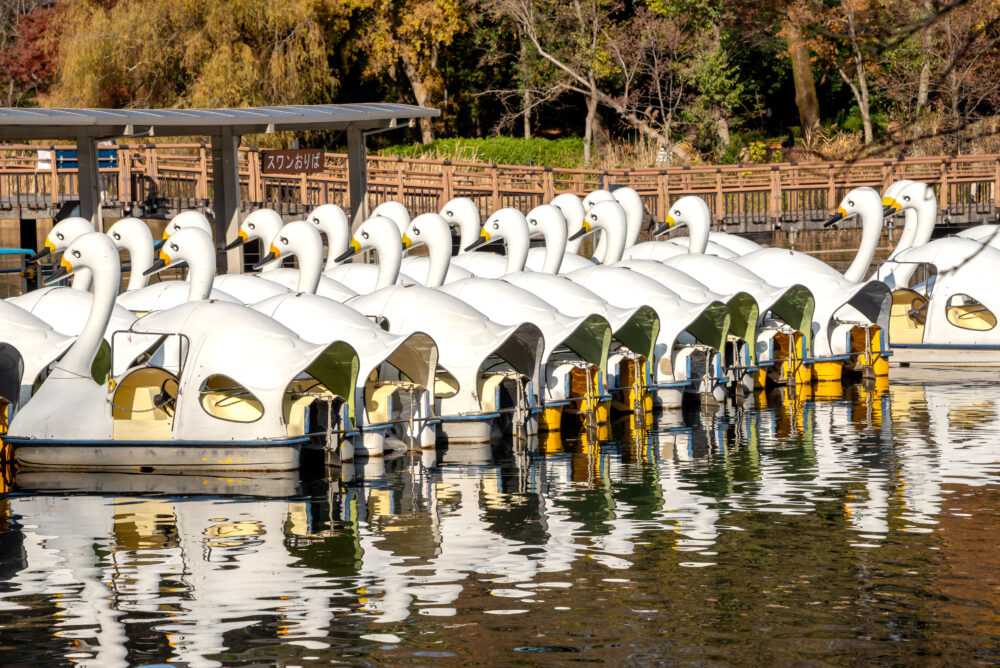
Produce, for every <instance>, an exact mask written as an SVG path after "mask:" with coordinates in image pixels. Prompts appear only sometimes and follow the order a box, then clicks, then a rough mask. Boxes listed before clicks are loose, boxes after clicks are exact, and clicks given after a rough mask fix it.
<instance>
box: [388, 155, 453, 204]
mask: <svg viewBox="0 0 1000 668" xmlns="http://www.w3.org/2000/svg"><path fill="white" fill-rule="evenodd" d="M396 198H397V199H398V200H399V201H400V202H401V203H403V204H405V203H406V185H405V184H404V182H403V159H402V158H396ZM444 205H445V203H444V202H438V210H439V211H440V210H441V209H443V208H444Z"/></svg>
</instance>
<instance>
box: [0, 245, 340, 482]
mask: <svg viewBox="0 0 1000 668" xmlns="http://www.w3.org/2000/svg"><path fill="white" fill-rule="evenodd" d="M199 236H200V237H201V238H199ZM189 248H190V249H193V250H192V252H200V253H202V254H204V250H205V249H207V251H208V253H207V255H208V257H211V258H213V259H214V248H213V247H212V244H211V240H210V239H209V238H207V237H205V236H204V233H203V232H202V231H200V230H197V229H194V230H187V231H181V232H178V233H177V234H175V235H173V236H172V238H171V240H170V241H169V242H168V244H167V245H166V246H165V247H164V249H163V250H162V251H161V258H160V260H159V261H158V262H157V264H156V265H154V267H151V268H150V270H149V271H155V270H156V269H158V268H163V267H167V266H170V264H171V263H173V262H182V261H186V260H187V253H188V251H189ZM171 253H172V254H173V255H171ZM79 268H87V269H89V270H90V272H91V274H92V276H93V288H94V298H93V300H92V305H91V310H90V314H89V316H88V318H87V322H86V324H85V325H84V327H83V330H82V331H81V333H80V335H79V336H78V337H77V338H76V340H75V341H74V342H73V344H72V345H71V346H70V347H69V349H68V350H67V351H66V353H65V354H64V355H63V356H62V357H61V358H60V359H59V361H58V362H57V363H56V364H55V366H54V368H53V369H52V371H51V372H50V373H49V376H48V378H47V379H46V381H45V382H44V383H42V385H41V387H40V388H39V389H38V391H37V392H35V394H34V395H33V396H32V397H31V398H30V399H29V400H28V401H27V402H25V404H24V405H23V406H22V407H21V409H20V410H19V411H18V412H17V413H16V414H15V415H14V418H13V419H12V421H11V423H10V427H9V429H8V433H7V436H6V438H5V441H6V442H7V443H9V444H11V445H12V446H13V449H14V457H15V459H16V460H17V461H18V463H19V464H20V465H22V466H24V467H27V468H60V469H86V470H91V469H100V470H121V471H129V470H131V471H135V470H140V471H147V472H169V471H185V470H211V471H277V470H291V469H295V468H297V467H298V465H299V453H300V450H301V447H302V446H303V445H304V444H305V443H306V442H307V441H308V439H309V437H308V429H309V422H310V419H309V410H308V409H309V407H310V406H311V405H312V404H313V403H314V402H315V400H316V396H317V394H318V393H317V392H316V391H315V390H316V389H317V387H321V388H323V389H324V390H325V391H327V392H328V393H329V394H330V395H332V396H334V397H339V398H341V401H342V404H341V405H349V404H350V403H351V402H353V398H354V393H353V388H354V385H355V379H356V376H357V370H358V360H357V355H356V354H355V353H354V351H353V350H352V349H351V348H350V346H348V345H347V344H344V343H342V342H336V343H334V344H331V345H322V344H320V345H316V344H309V343H306V342H305V341H303V340H301V339H300V338H299V337H297V336H296V335H295V334H294V333H293V332H291V331H290V330H288V329H286V328H284V327H282V326H281V325H279V324H277V323H276V322H274V321H273V320H271V319H270V318H267V317H266V316H264V315H263V314H260V313H257V312H255V311H252V310H250V309H248V308H245V307H242V306H239V305H236V304H228V303H220V302H213V301H207V300H197V301H191V302H188V303H186V304H183V305H181V306H177V307H175V308H171V309H167V310H165V311H160V312H157V313H154V314H151V315H148V316H146V317H144V318H142V319H139V320H136V321H135V322H133V323H132V326H131V327H130V330H129V334H128V335H129V336H131V337H134V338H137V339H149V338H157V339H160V340H162V339H164V338H166V337H170V336H176V337H179V338H181V339H182V341H183V343H182V344H181V345H179V346H178V347H177V349H178V350H179V351H181V359H180V360H177V365H176V368H177V369H178V371H177V372H176V373H175V372H174V371H173V370H171V369H168V368H164V367H157V366H152V365H145V366H136V367H132V368H130V369H129V370H128V371H127V372H126V373H124V374H123V375H121V376H120V377H118V376H116V375H115V374H114V373H113V372H112V374H111V376H110V379H109V380H108V381H107V383H106V384H105V383H103V382H101V383H99V382H96V381H95V379H94V378H93V377H92V375H91V368H92V366H93V364H94V360H95V359H96V358H97V357H98V354H99V351H100V348H101V345H102V336H103V333H104V331H105V329H106V328H107V326H108V321H109V319H110V315H111V312H112V309H113V307H114V305H115V304H114V300H115V296H116V294H117V291H118V286H119V283H120V281H121V269H120V266H119V257H118V250H117V248H116V247H115V245H114V243H113V242H112V240H111V239H110V238H109V237H108V236H107V235H104V234H100V233H97V232H92V233H88V234H84V235H82V236H80V237H78V238H77V239H76V240H74V241H73V242H72V243H70V244H69V246H68V247H67V248H66V250H65V252H64V254H63V259H62V263H61V267H60V271H59V272H58V273H57V274H56V276H55V277H54V278H57V279H58V278H62V277H63V276H66V275H71V274H72V273H73V272H74V271H76V270H77V269H79ZM223 324H224V326H223ZM250 359H252V360H253V363H248V360H250ZM306 376H308V377H309V378H310V379H311V381H310V382H309V386H310V387H309V389H311V390H312V391H310V392H306V391H304V389H305V388H303V387H302V385H303V383H304V382H305V381H304V380H303V379H304V377H306ZM331 405H332V403H331ZM347 415H348V411H347V410H343V411H339V412H338V414H337V416H336V417H337V419H338V420H345V419H347ZM330 417H331V419H332V418H333V411H332V410H331V411H330Z"/></svg>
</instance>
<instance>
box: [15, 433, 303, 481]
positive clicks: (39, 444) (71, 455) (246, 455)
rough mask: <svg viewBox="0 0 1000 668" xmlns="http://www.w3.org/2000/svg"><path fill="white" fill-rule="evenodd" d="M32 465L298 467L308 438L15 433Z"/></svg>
mask: <svg viewBox="0 0 1000 668" xmlns="http://www.w3.org/2000/svg"><path fill="white" fill-rule="evenodd" d="M9 442H10V443H11V445H13V447H14V458H15V459H16V460H17V462H18V464H20V465H21V466H22V467H24V468H28V469H60V470H76V471H141V472H143V473H153V472H157V473H167V472H170V473H178V472H183V471H229V472H240V471H246V472H250V471H258V472H265V471H294V470H296V469H298V468H299V454H300V451H301V448H302V446H303V445H304V444H305V443H306V439H295V440H288V441H266V442H265V441H262V442H260V443H181V442H170V441H165V442H148V443H141V442H131V443H114V442H111V443H109V442H97V441H78V442H75V443H65V442H54V441H37V440H36V441H29V440H21V439H10V440H9Z"/></svg>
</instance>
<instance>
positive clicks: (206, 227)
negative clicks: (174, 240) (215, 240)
mask: <svg viewBox="0 0 1000 668" xmlns="http://www.w3.org/2000/svg"><path fill="white" fill-rule="evenodd" d="M185 227H197V228H198V229H200V230H202V231H203V232H205V234H207V235H208V236H209V237H211V236H212V235H213V233H214V232H213V230H212V224H211V223H210V222H208V218H206V217H205V214H203V213H202V212H201V211H181V212H180V213H179V214H177V215H176V216H174V217H173V218H171V219H170V222H169V223H167V226H166V227H165V228H163V239H162V240H163V241H166V240H167V239H169V238H170V235H171V234H173V233H174V232H178V231H180V230H182V229H184V228H185Z"/></svg>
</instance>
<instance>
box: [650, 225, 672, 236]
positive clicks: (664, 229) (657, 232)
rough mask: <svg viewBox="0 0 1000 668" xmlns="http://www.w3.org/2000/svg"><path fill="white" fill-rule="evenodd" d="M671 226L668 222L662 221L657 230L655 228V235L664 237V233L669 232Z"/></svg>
mask: <svg viewBox="0 0 1000 668" xmlns="http://www.w3.org/2000/svg"><path fill="white" fill-rule="evenodd" d="M670 230H671V227H670V225H669V224H667V223H661V224H660V225H659V226H658V227H657V228H656V229H655V230H653V236H654V237H662V236H663V235H664V234H666V233H667V232H669V231H670Z"/></svg>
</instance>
